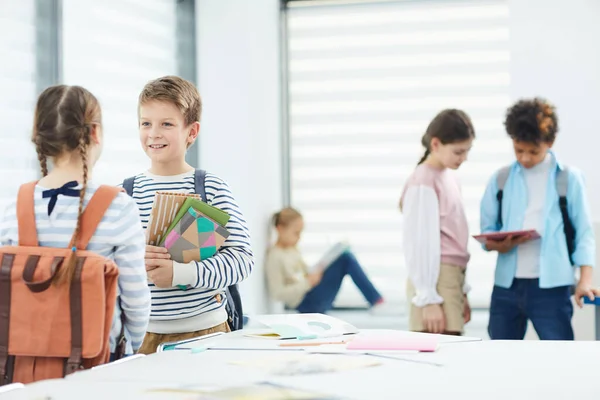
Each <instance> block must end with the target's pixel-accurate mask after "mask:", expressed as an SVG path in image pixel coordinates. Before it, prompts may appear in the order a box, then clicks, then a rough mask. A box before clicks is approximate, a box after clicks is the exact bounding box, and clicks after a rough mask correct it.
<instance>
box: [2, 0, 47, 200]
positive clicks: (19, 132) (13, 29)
mask: <svg viewBox="0 0 600 400" xmlns="http://www.w3.org/2000/svg"><path fill="white" fill-rule="evenodd" d="M35 45H36V25H35V3H34V1H33V0H20V1H1V2H0V120H1V121H3V125H4V127H3V129H2V131H1V132H0V176H1V177H2V190H0V207H1V208H0V209H1V210H2V211H3V210H4V207H5V206H6V205H7V203H8V202H9V201H11V200H13V199H14V198H15V196H16V193H17V190H18V188H19V186H20V185H21V184H22V183H23V182H27V181H29V180H33V179H35V178H36V176H37V171H38V167H37V157H36V155H35V152H34V151H33V150H32V149H33V145H32V144H31V128H32V126H33V109H34V107H35V99H36V53H35Z"/></svg>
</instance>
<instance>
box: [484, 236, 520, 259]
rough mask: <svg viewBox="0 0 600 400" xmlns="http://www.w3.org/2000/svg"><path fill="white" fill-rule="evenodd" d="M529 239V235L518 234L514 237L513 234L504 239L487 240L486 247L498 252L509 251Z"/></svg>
mask: <svg viewBox="0 0 600 400" xmlns="http://www.w3.org/2000/svg"><path fill="white" fill-rule="evenodd" d="M528 240H529V235H523V236H518V237H516V238H514V239H513V237H512V236H511V235H508V236H507V237H506V238H505V239H504V240H502V241H498V240H488V241H486V242H485V247H486V248H487V249H488V250H492V251H497V252H498V253H502V254H504V253H508V252H509V251H511V250H512V249H514V248H515V247H517V246H518V245H520V244H523V243H525V242H527V241H528Z"/></svg>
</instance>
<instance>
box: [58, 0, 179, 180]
mask: <svg viewBox="0 0 600 400" xmlns="http://www.w3.org/2000/svg"><path fill="white" fill-rule="evenodd" d="M176 22H177V16H176V1H175V0H159V1H157V0H152V1H147V0H104V1H96V0H63V32H62V37H63V78H64V82H65V83H66V84H69V85H80V86H83V87H85V88H86V89H88V90H90V91H91V92H92V93H93V94H94V95H96V97H98V100H99V101H100V104H101V106H102V112H103V116H102V117H103V124H104V126H103V128H104V129H103V132H104V140H105V143H104V152H103V156H102V157H101V158H100V161H99V162H98V165H97V167H96V169H95V171H94V174H95V176H94V180H96V181H98V182H101V183H109V184H117V183H120V182H121V181H122V180H123V178H126V177H127V176H130V175H134V174H136V173H139V172H141V171H143V170H145V169H146V168H147V167H148V160H147V158H146V155H145V154H144V152H143V151H142V149H141V146H140V143H139V135H138V127H137V99H138V96H139V93H140V91H141V90H142V88H143V87H144V85H145V84H146V82H148V81H149V80H151V79H155V78H158V77H160V76H162V75H168V74H177V72H178V69H177V56H178V55H177V36H176V29H177V23H176Z"/></svg>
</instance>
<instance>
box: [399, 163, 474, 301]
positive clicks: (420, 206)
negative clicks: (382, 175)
mask: <svg viewBox="0 0 600 400" xmlns="http://www.w3.org/2000/svg"><path fill="white" fill-rule="evenodd" d="M401 204H402V213H403V215H404V219H403V235H402V236H403V247H404V255H405V260H406V265H407V269H408V271H409V278H410V279H411V281H412V283H413V285H414V286H415V288H416V291H417V295H416V296H415V298H414V299H413V303H414V304H415V305H417V306H423V305H426V304H437V303H441V302H442V301H443V299H442V298H441V297H440V296H439V294H438V293H437V290H436V285H437V278H438V276H439V268H440V264H442V263H443V264H451V265H455V266H457V267H461V268H465V267H466V266H467V263H468V262H469V258H470V256H469V252H468V250H467V246H468V242H469V228H468V224H467V218H466V215H465V211H464V206H463V201H462V195H461V191H460V185H459V183H458V180H457V179H456V176H455V173H454V171H451V170H448V169H438V168H435V167H432V166H430V165H426V164H421V165H419V166H417V168H416V169H415V171H414V172H413V174H412V175H411V176H410V177H409V179H408V182H407V183H406V185H405V187H404V191H403V193H402V199H401Z"/></svg>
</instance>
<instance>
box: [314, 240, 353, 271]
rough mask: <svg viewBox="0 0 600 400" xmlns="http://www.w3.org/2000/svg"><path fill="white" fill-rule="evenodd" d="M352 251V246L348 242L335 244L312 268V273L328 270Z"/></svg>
mask: <svg viewBox="0 0 600 400" xmlns="http://www.w3.org/2000/svg"><path fill="white" fill-rule="evenodd" d="M349 249H350V245H349V244H348V243H346V242H339V243H336V244H334V245H333V246H332V247H330V248H329V250H327V252H326V253H325V254H323V256H322V257H321V259H320V260H319V261H318V262H317V263H316V264H315V265H314V266H313V267H312V271H313V272H314V271H319V270H326V269H327V268H328V267H329V266H330V265H331V264H333V262H334V261H335V260H337V259H338V258H339V257H340V256H341V255H342V254H344V253H345V252H346V251H348V250H349Z"/></svg>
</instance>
